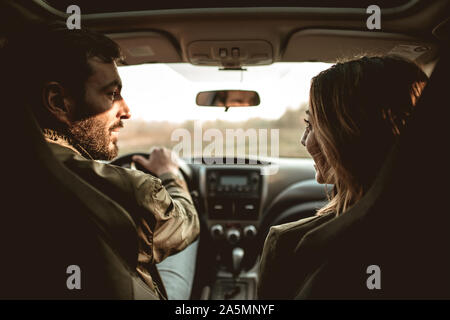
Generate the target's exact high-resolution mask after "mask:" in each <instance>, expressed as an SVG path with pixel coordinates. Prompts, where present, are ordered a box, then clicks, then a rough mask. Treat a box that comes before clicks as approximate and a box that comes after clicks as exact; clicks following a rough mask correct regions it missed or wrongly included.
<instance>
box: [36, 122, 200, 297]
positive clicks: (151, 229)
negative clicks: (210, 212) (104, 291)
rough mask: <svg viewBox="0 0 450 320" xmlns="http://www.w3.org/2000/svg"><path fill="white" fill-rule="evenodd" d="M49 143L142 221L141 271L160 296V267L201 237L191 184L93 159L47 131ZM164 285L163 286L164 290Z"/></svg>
mask: <svg viewBox="0 0 450 320" xmlns="http://www.w3.org/2000/svg"><path fill="white" fill-rule="evenodd" d="M44 136H45V138H46V140H47V142H49V147H50V149H51V150H52V152H53V153H54V155H55V156H56V158H57V159H58V160H60V161H61V162H62V163H63V164H64V165H65V166H66V167H67V168H68V169H70V170H72V171H73V172H74V173H76V174H77V175H78V176H80V177H81V178H82V179H84V180H85V181H87V182H88V183H89V184H91V185H92V186H93V187H95V188H97V189H98V190H99V191H101V192H102V193H104V194H106V195H107V196H109V197H110V198H111V199H113V200H114V201H116V202H117V203H119V204H120V205H121V206H122V207H123V208H124V209H126V210H127V211H128V213H129V214H130V216H131V218H132V219H133V221H134V223H135V224H136V229H137V235H138V241H139V244H138V245H139V256H138V264H137V265H138V266H137V272H138V274H139V275H140V276H141V278H142V279H143V280H144V282H145V283H146V284H147V285H148V286H149V287H150V288H151V289H152V290H153V291H154V292H156V293H157V294H158V295H159V296H160V297H164V294H162V292H164V291H165V290H164V289H163V288H158V286H157V283H158V282H159V281H156V282H155V280H157V279H158V280H159V275H157V274H152V273H157V271H153V272H152V271H150V270H156V268H154V264H155V263H159V262H161V261H162V260H164V259H165V258H166V257H168V256H170V255H172V254H175V253H177V252H179V251H181V250H183V249H184V248H186V247H187V246H188V245H189V244H190V243H192V242H193V241H194V240H195V239H196V238H197V237H198V235H199V232H200V227H199V219H198V215H197V211H196V209H195V207H194V204H193V201H192V198H191V196H190V194H189V191H188V188H187V186H186V183H185V182H184V181H183V180H182V179H181V178H179V177H178V176H176V175H174V174H172V173H165V174H162V175H161V176H160V177H159V178H156V177H154V176H152V175H149V174H145V173H143V172H141V171H138V170H131V169H126V168H122V167H118V166H114V165H110V164H106V163H102V162H99V161H96V160H93V159H89V157H90V156H89V154H87V152H85V151H84V150H81V152H83V154H82V153H81V152H80V151H79V150H80V149H76V148H75V147H74V146H73V145H72V144H71V142H70V140H69V139H68V138H66V137H64V136H62V135H60V134H58V133H56V132H54V131H51V130H48V129H45V130H44ZM160 289H161V290H160Z"/></svg>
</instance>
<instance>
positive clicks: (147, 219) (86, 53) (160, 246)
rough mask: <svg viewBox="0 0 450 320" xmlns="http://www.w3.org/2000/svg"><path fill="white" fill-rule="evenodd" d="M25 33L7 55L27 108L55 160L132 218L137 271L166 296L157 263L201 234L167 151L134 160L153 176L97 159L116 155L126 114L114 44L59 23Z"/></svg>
mask: <svg viewBox="0 0 450 320" xmlns="http://www.w3.org/2000/svg"><path fill="white" fill-rule="evenodd" d="M25 34H26V36H25V37H26V38H25V39H20V38H18V39H12V40H11V41H10V43H9V44H7V46H8V45H9V46H10V47H12V48H13V49H12V51H14V46H16V49H15V51H14V52H15V54H16V55H18V56H16V57H10V58H11V59H19V60H18V61H20V63H21V64H22V65H21V67H22V69H23V70H27V71H28V73H27V77H22V78H21V79H20V82H21V84H22V87H21V89H22V90H23V92H26V93H27V94H26V95H24V97H20V99H24V103H28V104H29V105H30V106H32V108H33V112H34V114H35V117H36V119H37V121H38V123H39V125H40V127H41V128H42V131H43V134H44V136H45V139H46V140H47V142H48V145H49V147H50V149H51V150H52V151H53V153H54V155H55V156H56V157H57V159H58V160H60V161H61V162H62V163H63V164H64V165H65V166H66V167H67V168H69V169H70V170H72V171H73V172H74V173H76V174H77V175H78V176H80V177H81V178H82V179H84V180H85V181H87V182H88V183H89V184H91V185H92V186H94V187H95V188H97V189H98V190H100V191H101V192H103V193H105V194H106V195H108V196H109V197H110V198H111V199H113V200H114V201H116V202H118V203H119V204H120V205H121V206H122V207H123V208H125V209H126V210H127V211H128V212H129V214H130V215H131V216H132V218H133V220H134V222H135V224H136V231H137V236H138V241H139V243H138V247H139V256H138V263H137V272H138V274H139V275H140V277H141V278H142V280H143V281H144V282H145V283H146V284H147V285H148V287H149V288H150V289H151V290H153V291H154V292H155V293H156V294H157V295H158V296H159V297H160V298H167V297H166V294H165V290H164V288H161V287H160V286H161V284H159V285H158V282H159V281H158V278H159V275H158V272H157V271H156V269H155V268H154V265H155V264H156V263H159V262H161V261H162V260H164V259H165V258H166V257H168V256H170V255H173V254H175V253H177V252H180V251H182V250H183V249H185V248H186V247H188V246H189V245H190V244H191V243H192V242H193V241H194V240H195V239H196V238H197V236H198V234H199V220H198V216H197V212H196V210H195V207H194V205H193V202H192V199H191V197H190V195H189V191H188V188H187V186H186V183H185V182H184V181H183V180H182V178H180V177H179V175H178V164H177V163H176V159H175V158H174V157H173V155H172V154H171V152H170V151H169V150H167V149H162V148H157V149H154V150H153V152H152V153H151V156H150V158H149V159H145V158H142V157H136V158H135V159H133V160H134V161H136V162H138V163H140V164H141V165H142V166H143V167H144V168H145V169H147V170H149V171H150V172H153V173H155V174H156V175H157V176H158V178H157V177H153V176H151V175H148V174H145V173H143V172H140V171H135V170H128V169H124V168H121V167H117V166H112V165H108V164H105V163H101V162H98V161H96V160H111V159H113V158H114V157H116V156H117V153H118V147H117V140H118V133H119V130H120V128H122V127H123V120H126V119H129V118H130V116H131V114H130V109H129V107H128V105H127V104H126V102H125V100H124V98H123V97H122V96H121V89H122V82H121V79H120V76H119V74H118V72H117V67H116V61H118V60H119V59H120V58H121V54H120V49H119V47H118V46H117V44H116V43H114V42H113V41H112V40H110V39H109V38H107V37H105V36H103V35H100V34H96V33H92V32H90V31H87V30H68V29H66V28H65V27H62V26H52V27H47V26H39V27H35V28H34V30H29V31H27V33H25ZM24 46H25V47H24ZM30 48H36V50H33V51H34V52H33V53H31V52H30V51H29V49H30ZM24 53H25V54H26V57H21V55H22V54H24ZM11 81H13V80H11ZM18 98H19V97H18ZM155 111H156V110H155ZM188 292H189V291H188ZM169 297H170V293H169ZM185 298H188V297H185Z"/></svg>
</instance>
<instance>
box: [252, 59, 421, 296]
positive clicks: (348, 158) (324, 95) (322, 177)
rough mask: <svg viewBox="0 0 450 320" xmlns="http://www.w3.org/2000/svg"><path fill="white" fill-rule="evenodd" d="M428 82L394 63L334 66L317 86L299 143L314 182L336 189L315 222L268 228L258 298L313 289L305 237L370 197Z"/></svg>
mask: <svg viewBox="0 0 450 320" xmlns="http://www.w3.org/2000/svg"><path fill="white" fill-rule="evenodd" d="M427 80H428V78H427V76H426V75H425V73H424V72H423V71H422V70H421V69H420V68H419V67H418V66H417V65H415V64H414V63H412V62H410V61H407V60H404V59H402V58H399V57H395V56H385V57H364V58H361V59H357V60H353V61H348V62H344V63H337V64H336V65H334V66H332V67H331V68H329V69H328V70H325V71H323V72H321V73H319V74H318V75H317V76H316V77H314V78H313V79H312V82H311V89H310V109H309V110H308V111H307V119H305V122H306V131H305V133H304V135H303V137H302V140H301V143H302V144H303V145H304V146H305V147H306V149H307V150H308V152H309V153H310V154H311V156H312V158H313V160H314V162H315V165H314V167H315V169H316V180H317V182H319V183H322V184H332V185H334V190H333V194H331V195H329V202H328V204H327V205H325V206H324V207H323V208H321V209H320V210H319V211H318V212H317V215H316V216H314V217H310V218H306V219H302V220H299V221H296V222H292V223H287V224H284V225H281V226H276V227H272V228H271V230H270V232H269V234H268V236H267V238H266V242H265V244H264V249H263V254H262V259H261V264H260V277H259V283H258V296H259V298H261V299H269V298H270V299H282V298H284V299H292V298H295V297H296V296H297V294H298V293H299V292H302V290H303V289H304V288H303V286H305V285H308V278H307V276H306V274H307V272H306V271H304V269H305V268H306V267H305V266H306V265H307V264H308V263H309V261H299V262H297V261H296V260H295V257H294V252H297V251H298V246H299V244H300V243H301V241H302V238H303V237H304V236H305V234H307V233H308V232H310V233H311V232H312V231H314V232H320V230H319V229H320V228H321V226H323V225H324V224H325V223H326V222H329V221H330V220H332V219H339V218H340V216H341V215H345V212H346V211H347V210H348V209H349V208H350V207H352V206H353V205H354V204H355V203H356V202H358V200H359V199H361V198H362V196H363V195H364V194H365V193H366V192H367V190H368V189H369V188H370V186H371V184H372V182H373V181H374V179H375V177H376V176H377V174H378V171H379V169H380V168H381V166H382V164H383V162H384V160H385V158H386V156H387V154H388V152H389V151H390V149H391V148H392V146H393V145H394V143H395V142H396V140H397V139H398V137H399V136H400V135H401V134H402V132H403V131H404V129H405V128H406V127H407V124H408V119H409V117H410V116H411V114H412V112H413V111H414V106H415V103H416V101H417V99H418V98H419V96H420V93H421V92H422V89H423V88H424V86H425V84H426V82H427ZM311 252H312V253H311V254H312V255H314V250H312V251H311ZM311 260H313V259H311ZM308 272H309V273H308V274H310V273H311V270H309V271H308ZM303 292H304V290H303Z"/></svg>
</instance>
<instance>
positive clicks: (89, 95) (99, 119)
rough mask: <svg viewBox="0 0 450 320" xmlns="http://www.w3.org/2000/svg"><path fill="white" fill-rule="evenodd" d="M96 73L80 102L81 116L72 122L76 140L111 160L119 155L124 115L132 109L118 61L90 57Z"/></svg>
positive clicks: (128, 115) (79, 112) (84, 146)
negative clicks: (123, 92) (125, 95)
mask: <svg viewBox="0 0 450 320" xmlns="http://www.w3.org/2000/svg"><path fill="white" fill-rule="evenodd" d="M89 64H90V66H91V69H92V75H91V76H90V77H89V79H88V80H87V81H86V83H85V96H84V102H82V103H81V105H76V106H75V108H76V109H77V113H78V116H77V117H76V119H74V121H72V122H71V124H70V125H69V128H68V130H69V132H70V134H71V135H72V137H73V138H74V139H75V140H76V142H77V143H78V144H79V145H80V146H81V147H82V148H83V149H85V150H86V151H87V152H88V153H89V154H90V155H91V156H92V157H93V158H94V159H97V160H111V159H113V158H114V157H116V156H117V153H118V147H117V139H118V134H119V129H120V128H121V127H123V123H122V119H128V118H130V116H131V115H130V109H129V108H128V105H127V104H126V103H125V100H124V99H123V98H122V96H121V95H120V92H121V89H122V82H121V80H120V77H119V74H118V72H117V67H116V65H115V63H104V62H102V61H101V60H100V59H98V58H91V59H89Z"/></svg>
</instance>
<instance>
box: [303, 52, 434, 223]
mask: <svg viewBox="0 0 450 320" xmlns="http://www.w3.org/2000/svg"><path fill="white" fill-rule="evenodd" d="M427 80H428V77H427V76H426V74H425V73H424V72H423V71H422V70H421V69H420V67H418V66H417V65H416V64H415V63H413V62H411V61H408V60H405V59H403V58H400V57H396V56H384V57H363V58H360V59H357V60H352V61H347V62H343V63H337V64H335V65H333V66H332V67H331V68H329V69H327V70H325V71H322V72H321V73H319V74H318V75H317V76H316V77H314V78H313V79H312V82H311V90H310V111H309V113H310V119H311V120H312V123H313V127H314V130H315V137H316V139H317V141H318V143H319V146H320V149H321V153H322V156H323V157H324V159H325V160H326V162H327V164H328V167H329V168H328V169H329V170H326V172H322V175H323V176H324V178H325V180H326V181H332V182H333V183H334V190H333V193H332V194H330V195H329V200H330V201H329V203H328V204H327V205H326V206H325V207H323V208H321V209H320V210H319V211H318V212H317V214H319V215H320V214H325V213H330V212H333V213H335V214H337V215H339V214H340V213H342V212H344V211H346V210H347V209H348V208H349V207H351V206H352V205H353V204H354V203H355V202H357V201H358V200H359V199H360V198H361V197H362V196H363V195H364V193H365V192H366V191H367V189H368V188H369V187H370V185H371V184H372V182H373V180H374V179H375V177H376V175H377V172H378V170H379V169H380V167H381V165H382V164H383V162H384V160H385V158H386V156H387V154H388V152H389V150H390V149H391V147H392V145H393V144H394V142H395V140H396V139H397V138H398V136H399V135H400V134H401V133H402V132H403V130H404V129H405V128H406V127H407V124H408V118H409V117H410V116H411V114H412V112H413V109H414V105H415V104H416V101H417V99H418V98H419V96H420V93H421V92H422V89H423V88H424V86H425V84H426V82H427Z"/></svg>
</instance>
